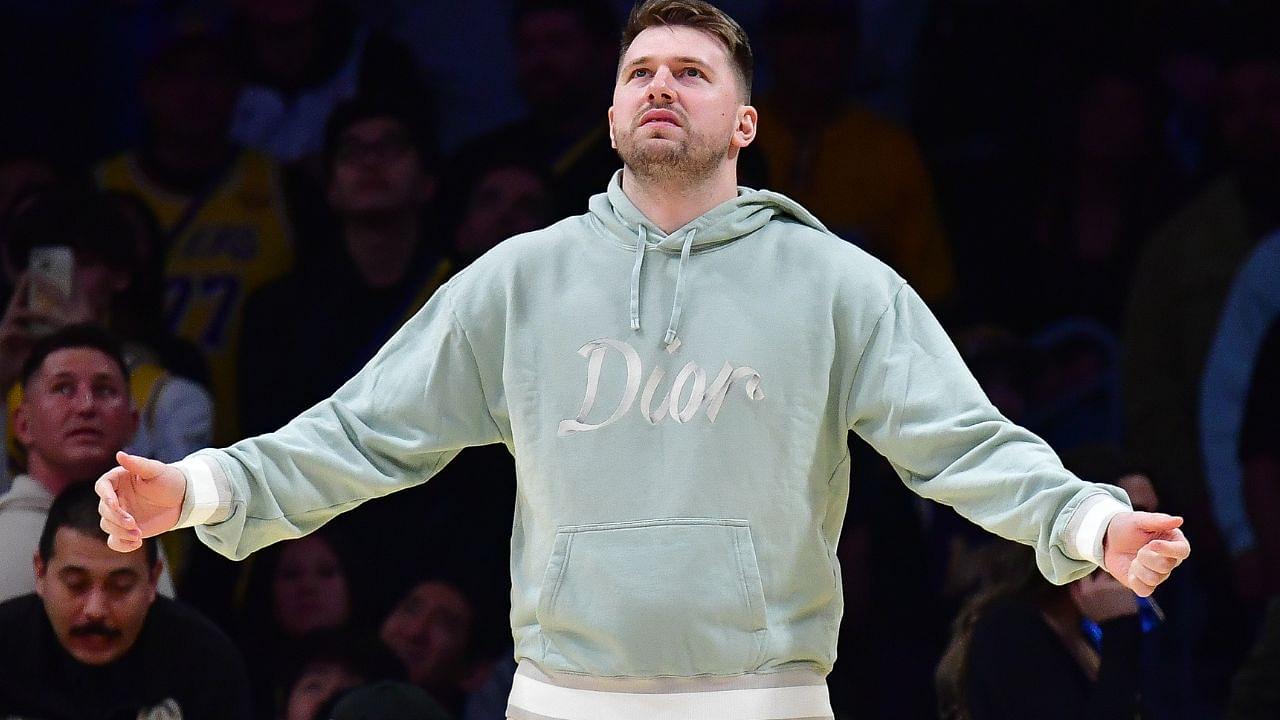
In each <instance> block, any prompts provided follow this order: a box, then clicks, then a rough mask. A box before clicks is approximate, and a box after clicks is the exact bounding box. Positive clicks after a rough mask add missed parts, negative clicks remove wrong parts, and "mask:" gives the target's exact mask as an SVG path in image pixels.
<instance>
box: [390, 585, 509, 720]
mask: <svg viewBox="0 0 1280 720" xmlns="http://www.w3.org/2000/svg"><path fill="white" fill-rule="evenodd" d="M475 622H476V616H475V608H474V605H473V604H472V601H471V600H470V599H469V598H468V597H467V596H466V595H465V594H463V591H462V590H461V588H459V587H458V586H457V585H455V584H453V583H452V582H449V581H444V580H424V581H422V582H419V583H417V584H416V585H414V586H413V587H412V588H411V589H410V590H409V592H408V593H406V594H405V595H404V597H402V598H401V599H400V602H399V603H398V604H397V605H396V607H395V609H393V610H392V611H391V613H390V614H389V615H387V617H386V619H385V620H383V621H382V627H381V629H380V630H379V636H380V637H381V638H382V641H383V642H385V643H386V644H387V646H388V647H390V648H391V650H392V652H394V653H395V654H396V655H397V656H398V657H399V658H400V659H401V661H403V662H404V664H405V667H406V668H407V669H408V671H409V681H410V682H412V683H413V684H414V685H417V686H418V687H420V688H422V689H424V690H426V691H427V692H428V693H430V695H431V697H433V698H434V699H435V700H436V701H437V702H439V703H440V704H441V705H443V706H444V707H445V708H447V709H449V710H450V711H451V712H453V713H455V714H456V713H457V712H458V711H459V710H460V709H461V708H462V705H463V703H464V701H465V696H466V694H467V693H469V692H471V691H474V690H476V689H478V688H479V687H480V686H481V685H482V684H483V683H484V681H485V680H486V679H488V673H487V672H486V670H487V669H488V668H486V667H484V666H483V664H482V663H477V662H476V660H475V658H474V654H473V650H474V637H473V636H474V633H475V629H474V623H475Z"/></svg>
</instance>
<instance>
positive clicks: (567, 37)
mask: <svg viewBox="0 0 1280 720" xmlns="http://www.w3.org/2000/svg"><path fill="white" fill-rule="evenodd" d="M515 54H516V85H517V86H518V87H519V88H520V93H521V94H522V95H523V96H524V99H525V102H527V103H528V104H529V106H530V107H532V108H534V109H535V110H538V111H543V112H545V111H553V112H558V113H563V112H565V103H568V102H573V101H574V100H575V99H581V98H584V97H598V95H597V94H595V90H600V91H602V92H603V90H604V88H607V87H608V85H607V83H608V77H609V76H608V73H607V71H604V72H596V70H597V69H603V68H606V67H608V65H607V63H608V61H609V54H610V53H609V46H608V43H602V42H600V41H599V40H598V39H597V38H596V37H595V36H594V35H593V34H592V33H591V31H590V30H589V29H588V28H586V27H584V26H583V23H582V21H581V20H579V18H578V17H577V15H576V14H574V13H573V12H571V11H569V10H555V9H549V10H540V11H535V12H530V13H528V14H527V15H525V16H524V17H522V18H520V21H519V22H518V23H517V24H516V27H515ZM584 75H585V76H584Z"/></svg>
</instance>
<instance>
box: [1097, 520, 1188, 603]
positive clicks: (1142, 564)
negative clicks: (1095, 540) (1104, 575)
mask: <svg viewBox="0 0 1280 720" xmlns="http://www.w3.org/2000/svg"><path fill="white" fill-rule="evenodd" d="M1180 527H1182V518H1180V517H1174V516H1172V515H1165V514H1163V513H1148V512H1127V513H1120V514H1119V515H1116V516H1115V517H1114V518H1112V519H1111V523H1110V524H1109V525H1108V526H1107V537H1106V539H1105V540H1104V541H1103V552H1102V561H1103V568H1104V569H1105V570H1106V571H1107V572H1109V573H1111V575H1112V577H1114V578H1115V579H1117V580H1119V581H1120V582H1121V583H1123V584H1124V586H1125V587H1127V588H1129V589H1130V590H1132V591H1134V592H1135V593H1137V594H1138V595H1139V596H1140V597H1147V596H1148V595H1150V594H1151V593H1152V592H1154V591H1155V589H1156V586H1157V585H1159V584H1160V583H1162V582H1164V581H1165V580H1167V579H1169V573H1171V572H1173V569H1174V568H1176V567H1178V565H1180V564H1182V561H1183V560H1186V559H1187V557H1188V556H1189V555H1191V543H1189V542H1187V536H1186V535H1183V534H1182V531H1181V530H1179V529H1178V528H1180Z"/></svg>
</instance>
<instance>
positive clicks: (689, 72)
mask: <svg viewBox="0 0 1280 720" xmlns="http://www.w3.org/2000/svg"><path fill="white" fill-rule="evenodd" d="M684 74H685V76H686V77H703V74H702V71H701V70H699V69H698V68H685V69H684Z"/></svg>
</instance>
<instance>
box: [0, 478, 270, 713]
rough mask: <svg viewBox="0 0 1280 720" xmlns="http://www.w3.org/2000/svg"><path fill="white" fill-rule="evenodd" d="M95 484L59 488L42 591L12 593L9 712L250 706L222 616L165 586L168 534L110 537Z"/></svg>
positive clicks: (5, 662)
mask: <svg viewBox="0 0 1280 720" xmlns="http://www.w3.org/2000/svg"><path fill="white" fill-rule="evenodd" d="M97 505H98V497H97V495H96V494H95V493H94V491H93V487H92V486H91V485H89V484H87V483H80V484H79V485H73V486H71V487H70V488H68V489H67V490H66V491H65V492H63V493H62V494H61V495H59V496H58V498H57V499H56V500H54V502H53V506H52V507H51V508H50V509H49V519H48V521H47V522H46V523H45V525H44V529H43V531H42V532H41V533H40V545H39V549H38V550H37V552H36V554H35V557H34V560H33V562H34V564H35V573H36V592H35V594H34V595H24V596H22V597H20V598H16V599H14V600H10V601H9V602H6V603H4V604H0V637H4V638H5V652H4V653H3V655H0V677H3V678H4V682H3V683H0V716H4V717H23V718H40V719H41V720H78V719H80V718H84V719H85V720H88V719H90V718H93V719H95V720H96V719H99V718H101V719H104V720H115V719H116V718H128V719H129V720H133V719H134V718H140V719H141V720H162V719H164V720H173V719H178V720H198V719H199V718H208V719H209V720H239V719H240V718H245V719H247V718H248V717H249V712H248V710H249V706H248V680H247V679H246V677H245V674H244V666H243V664H242V663H241V661H240V658H239V656H238V655H237V654H236V652H235V648H234V647H233V646H232V644H231V641H230V640H228V639H227V637H226V636H225V635H223V634H222V632H221V631H219V630H218V629H217V628H216V627H214V625H213V624H212V623H210V622H209V621H208V620H206V619H204V618H203V617H201V616H200V615H198V614H196V613H195V612H194V611H193V610H190V609H188V608H186V607H184V606H183V605H180V604H178V603H176V602H174V601H172V600H169V599H167V598H164V597H159V596H157V594H156V581H157V580H158V579H159V577H160V562H159V556H158V553H157V548H156V542H155V541H154V540H148V541H147V542H145V543H143V546H142V547H140V548H138V549H136V550H134V551H132V552H128V553H118V552H114V551H112V550H111V549H110V548H108V547H107V543H106V539H107V538H106V534H105V533H103V532H102V529H101V528H100V527H98V522H99V518H98V513H97Z"/></svg>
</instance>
